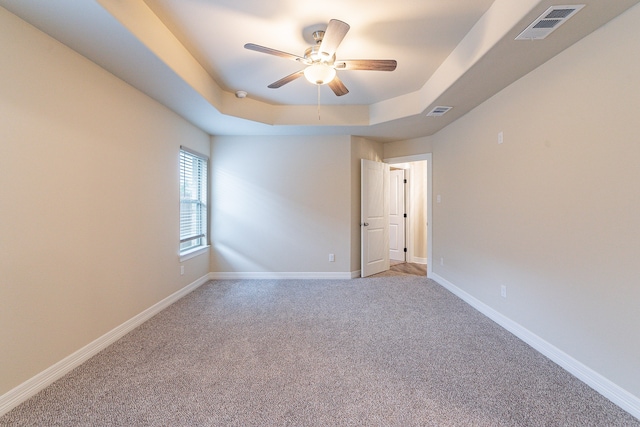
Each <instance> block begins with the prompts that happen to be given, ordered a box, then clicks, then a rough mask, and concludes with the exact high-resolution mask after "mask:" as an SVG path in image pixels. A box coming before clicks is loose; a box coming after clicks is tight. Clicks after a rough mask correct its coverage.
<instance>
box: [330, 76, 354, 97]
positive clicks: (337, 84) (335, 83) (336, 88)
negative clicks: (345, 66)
mask: <svg viewBox="0 0 640 427" xmlns="http://www.w3.org/2000/svg"><path fill="white" fill-rule="evenodd" d="M328 85H329V87H330V88H331V90H332V91H333V93H335V94H336V96H342V95H346V94H348V93H349V89H347V87H346V86H345V85H344V83H342V80H340V79H339V78H338V76H335V77H334V78H333V80H331V81H330V82H329V83H328Z"/></svg>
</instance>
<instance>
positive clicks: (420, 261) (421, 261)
mask: <svg viewBox="0 0 640 427" xmlns="http://www.w3.org/2000/svg"><path fill="white" fill-rule="evenodd" d="M409 262H413V263H415V264H426V263H427V259H426V258H420V257H417V256H414V257H413V258H411V261H409Z"/></svg>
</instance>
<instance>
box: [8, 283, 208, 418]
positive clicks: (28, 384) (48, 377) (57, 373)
mask: <svg viewBox="0 0 640 427" xmlns="http://www.w3.org/2000/svg"><path fill="white" fill-rule="evenodd" d="M208 280H209V276H208V275H206V276H203V277H201V278H200V279H198V280H196V281H195V282H193V283H191V284H189V285H187V286H185V287H184V288H182V289H180V290H179V291H177V292H174V293H173V294H171V295H169V296H168V297H166V298H165V299H163V300H162V301H160V302H158V303H156V304H154V305H152V306H151V307H149V308H148V309H146V310H145V311H143V312H142V313H140V314H138V315H136V316H134V317H132V318H131V319H129V320H127V321H126V322H124V323H123V324H121V325H120V326H117V327H116V328H114V329H112V330H111V331H109V332H107V333H106V334H104V335H102V336H101V337H100V338H98V339H96V340H94V341H92V342H91V343H89V344H87V345H86V346H84V347H82V348H81V349H80V350H78V351H76V352H75V353H73V354H70V355H69V356H67V357H65V358H64V359H62V360H61V361H59V362H57V363H56V364H55V365H53V366H50V367H49V368H47V369H45V370H44V371H42V372H40V373H39V374H37V375H36V376H34V377H33V378H30V379H28V380H27V381H25V382H23V383H22V384H20V385H18V386H17V387H15V388H13V389H11V390H9V391H8V392H6V393H5V394H3V395H2V396H0V416H2V415H4V414H6V413H7V412H9V411H10V410H11V409H13V408H15V407H16V406H18V405H19V404H21V403H22V402H24V401H26V400H27V399H29V398H30V397H32V396H34V395H35V394H36V393H38V392H39V391H41V390H43V389H44V388H45V387H47V386H48V385H50V384H52V383H53V382H54V381H56V380H58V379H60V378H61V377H62V376H64V375H65V374H67V373H69V372H70V371H71V370H72V369H75V368H77V367H78V366H80V365H81V364H82V363H84V362H86V361H87V360H88V359H90V358H91V357H93V356H95V355H96V354H98V353H99V352H100V351H102V350H104V349H105V348H107V347H108V346H109V345H111V344H113V343H114V342H116V341H117V340H119V339H120V338H122V337H123V336H125V335H126V334H128V333H129V332H131V331H132V330H133V329H135V328H137V327H138V326H140V325H141V324H143V323H144V322H146V321H147V320H149V319H150V318H152V317H153V316H155V315H156V314H158V313H159V312H161V311H162V310H164V309H165V308H167V307H168V306H170V305H171V304H173V303H174V302H176V301H178V300H179V299H180V298H182V297H183V296H185V295H187V294H188V293H190V292H192V291H193V290H195V289H196V288H198V287H199V286H201V285H202V284H204V283H206V282H207V281H208Z"/></svg>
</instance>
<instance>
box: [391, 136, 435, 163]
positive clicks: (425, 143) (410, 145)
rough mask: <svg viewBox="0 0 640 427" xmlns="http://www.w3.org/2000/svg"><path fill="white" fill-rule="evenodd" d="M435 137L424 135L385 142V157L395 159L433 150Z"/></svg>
mask: <svg viewBox="0 0 640 427" xmlns="http://www.w3.org/2000/svg"><path fill="white" fill-rule="evenodd" d="M432 139H433V137H431V136H424V137H422V138H415V139H410V140H405V141H396V142H388V143H386V144H384V158H385V159H393V158H397V157H406V156H413V155H416V154H424V153H431V152H433V143H432Z"/></svg>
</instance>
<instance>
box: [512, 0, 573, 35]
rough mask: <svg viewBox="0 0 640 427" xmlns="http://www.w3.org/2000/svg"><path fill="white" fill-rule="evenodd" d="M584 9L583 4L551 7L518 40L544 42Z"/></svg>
mask: <svg viewBox="0 0 640 427" xmlns="http://www.w3.org/2000/svg"><path fill="white" fill-rule="evenodd" d="M583 7H584V5H583V4H572V5H570V6H551V7H550V8H549V9H547V10H546V11H545V12H544V13H543V14H542V15H540V16H539V17H538V19H536V20H535V21H533V22H532V23H531V24H529V26H528V27H527V28H526V29H525V30H524V31H523V32H521V33H520V34H519V35H518V37H516V40H542V39H543V38H545V37H547V36H548V35H549V34H551V33H552V32H553V31H555V30H556V29H557V28H558V27H559V26H560V25H562V24H564V23H565V22H566V21H567V20H568V19H569V18H571V17H572V16H573V15H575V14H576V13H578V11H579V10H580V9H582V8H583Z"/></svg>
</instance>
